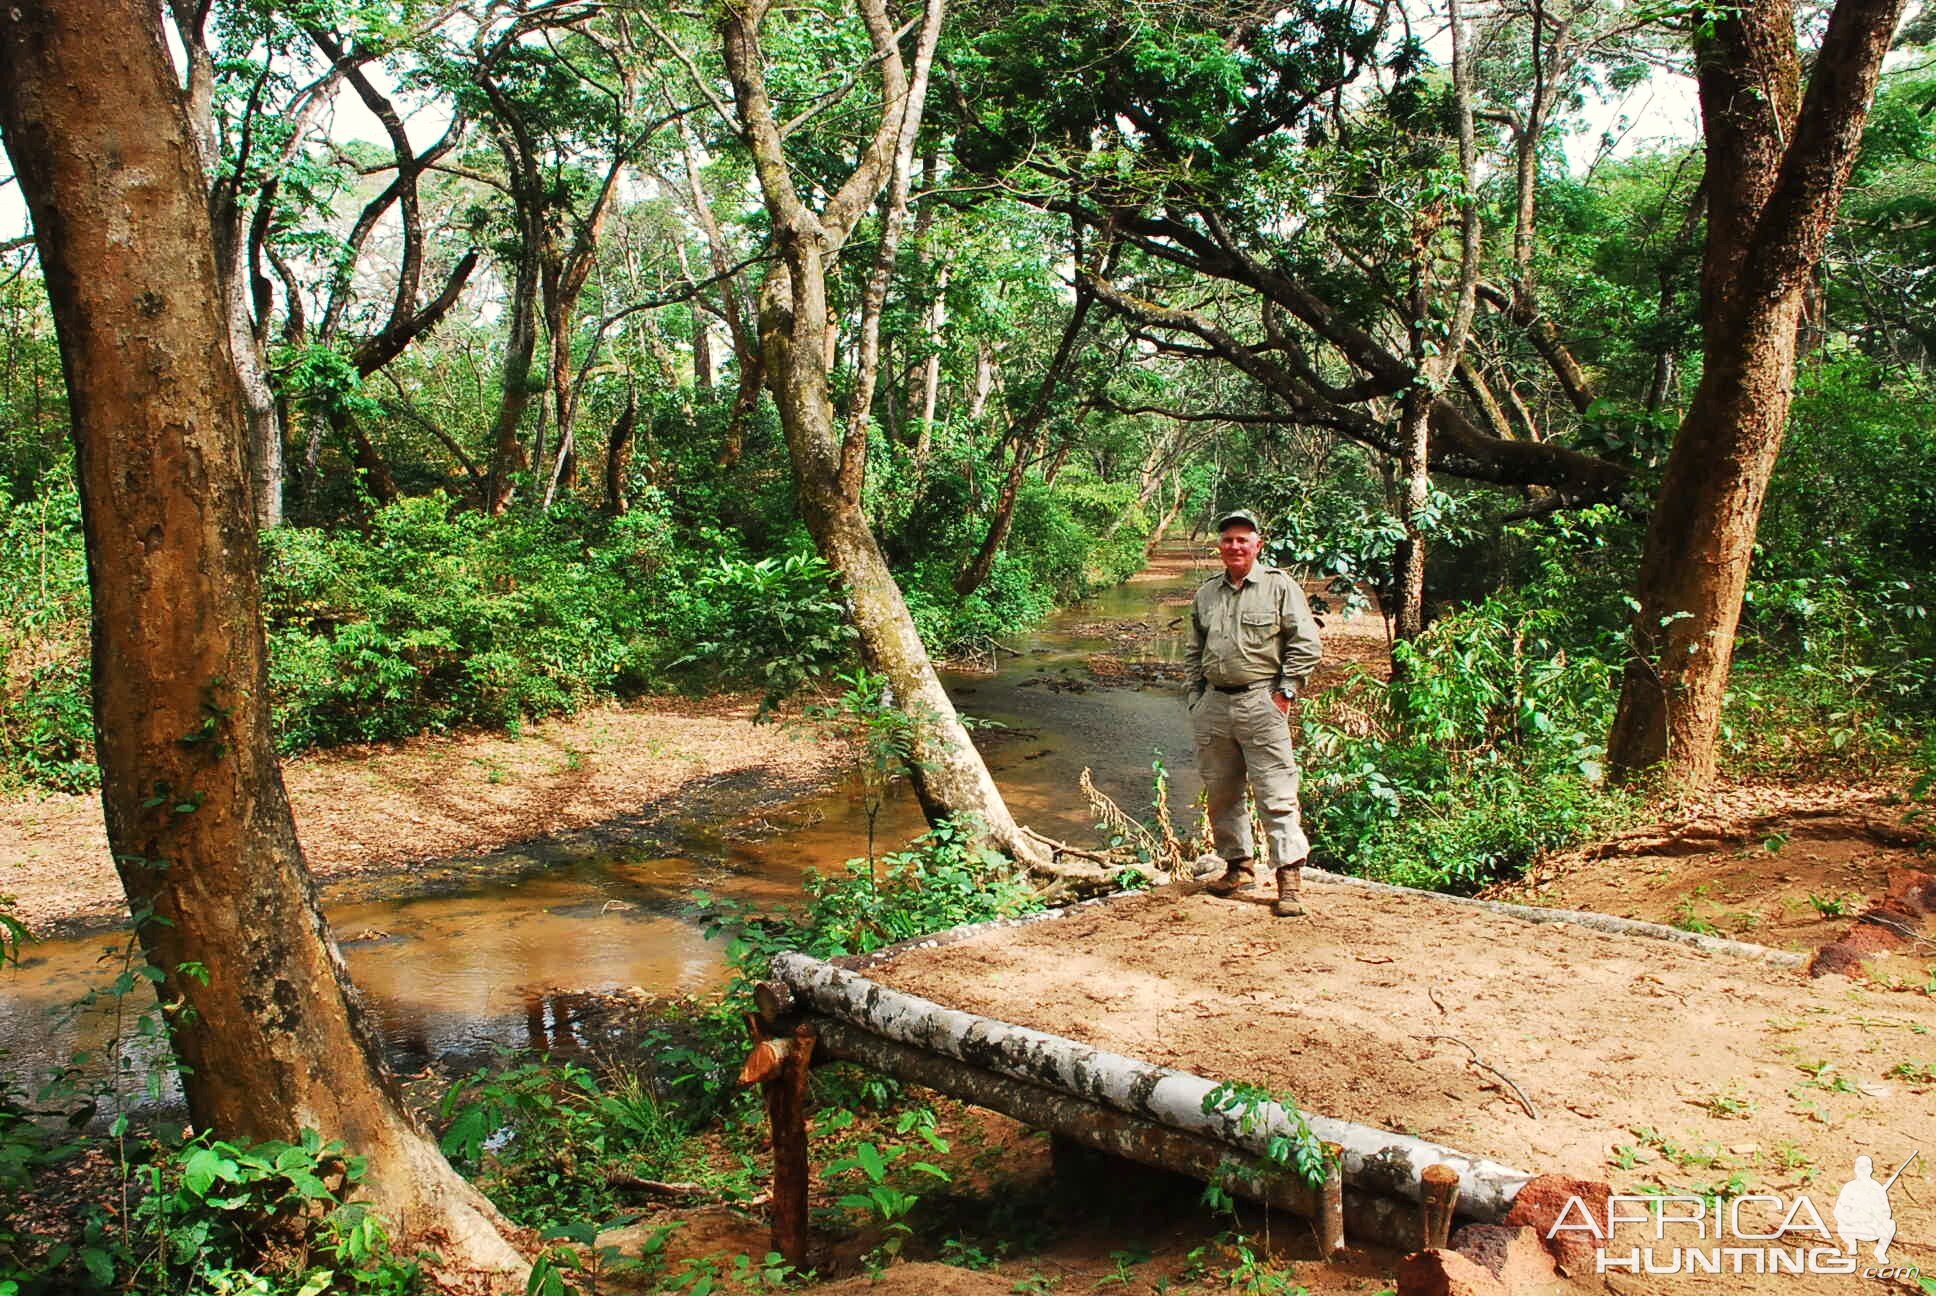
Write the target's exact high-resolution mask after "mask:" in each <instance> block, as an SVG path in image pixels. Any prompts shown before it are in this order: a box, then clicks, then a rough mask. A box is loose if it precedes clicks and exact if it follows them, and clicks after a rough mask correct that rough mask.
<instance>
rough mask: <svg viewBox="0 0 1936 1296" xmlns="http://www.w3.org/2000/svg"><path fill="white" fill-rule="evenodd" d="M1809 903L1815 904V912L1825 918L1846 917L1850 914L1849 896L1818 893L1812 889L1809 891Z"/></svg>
mask: <svg viewBox="0 0 1936 1296" xmlns="http://www.w3.org/2000/svg"><path fill="white" fill-rule="evenodd" d="M1808 903H1809V904H1811V905H1813V906H1814V907H1815V912H1816V913H1818V914H1820V915H1822V917H1824V918H1844V917H1847V916H1848V912H1849V898H1848V897H1847V896H1825V895H1817V894H1815V893H1814V892H1813V891H1811V892H1809V893H1808Z"/></svg>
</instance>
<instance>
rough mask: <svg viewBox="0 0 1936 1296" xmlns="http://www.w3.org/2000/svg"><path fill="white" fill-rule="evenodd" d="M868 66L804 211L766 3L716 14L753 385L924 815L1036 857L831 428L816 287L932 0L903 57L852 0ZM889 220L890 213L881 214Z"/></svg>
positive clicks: (907, 143)
mask: <svg viewBox="0 0 1936 1296" xmlns="http://www.w3.org/2000/svg"><path fill="white" fill-rule="evenodd" d="M856 2H857V5H858V8H859V10H860V15H861V18H862V21H863V22H864V23H865V25H866V28H867V33H868V37H869V40H870V42H871V44H872V47H873V61H874V63H875V64H876V65H877V66H878V68H879V80H880V98H879V106H878V116H877V117H876V119H875V126H874V130H873V132H872V134H871V137H870V138H868V139H867V140H865V141H864V142H863V144H862V147H861V150H860V158H859V161H858V163H857V164H856V165H855V166H854V168H853V170H852V171H851V172H849V173H848V174H847V176H846V177H845V178H844V179H842V180H840V181H839V182H837V183H830V184H828V185H827V186H826V187H827V189H828V190H829V191H830V195H829V196H828V197H827V199H826V200H825V202H824V203H823V204H822V205H821V206H820V208H819V209H818V210H815V209H814V208H812V207H810V206H808V204H807V202H806V199H805V198H804V197H803V196H802V193H801V187H800V186H799V185H798V184H797V183H796V181H795V178H794V169H793V162H792V160H791V159H790V158H789V157H788V156H787V149H786V134H785V131H784V128H783V124H782V121H781V118H780V116H779V112H778V110H777V109H776V108H775V106H774V103H773V99H772V97H771V95H770V93H769V92H768V89H767V79H766V70H765V67H764V64H763V62H762V53H761V49H760V28H761V24H762V23H763V22H764V21H765V19H766V16H767V13H768V10H769V8H770V4H769V3H768V0H751V2H750V3H747V4H744V5H741V6H737V7H731V8H728V9H727V11H726V15H725V17H724V18H723V19H722V20H721V23H720V32H721V37H722V40H723V44H724V51H725V60H726V71H727V75H728V77H729V78H730V79H731V81H732V85H733V93H734V98H735V101H736V105H737V110H738V119H739V122H740V124H741V127H742V129H743V131H744V135H745V139H746V141H747V145H748V147H749V149H750V150H751V151H752V155H753V165H754V171H755V173H756V174H757V176H758V178H759V183H760V191H761V193H762V194H763V195H764V197H765V200H766V208H767V213H768V215H769V216H770V218H771V219H772V222H773V241H774V244H775V247H776V250H777V252H778V254H779V255H778V258H777V259H776V261H775V262H774V264H773V265H772V266H771V267H770V268H769V269H768V270H767V275H766V282H765V284H764V286H763V287H762V289H761V292H760V302H759V332H760V346H761V351H762V354H763V355H764V358H765V363H766V382H767V388H768V390H769V391H770V392H771V393H772V395H773V400H774V404H775V405H776V406H777V407H778V409H779V414H780V423H781V426H782V428H783V429H784V431H785V433H786V441H787V447H788V450H789V451H790V453H791V456H792V459H793V471H794V477H795V480H796V482H797V484H798V488H799V497H800V508H801V513H802V514H803V516H804V517H805V519H806V523H807V529H808V530H809V531H811V532H812V534H813V538H814V542H815V544H816V545H817V547H818V548H819V550H820V554H821V556H822V557H823V558H825V559H826V560H827V563H828V565H829V566H831V567H832V568H833V569H834V570H835V571H836V572H838V573H839V574H840V576H841V579H842V581H843V582H844V583H845V585H846V587H847V591H848V597H849V598H850V600H851V602H852V607H853V618H854V625H855V628H856V629H857V630H858V632H859V634H860V644H861V651H862V654H863V655H864V656H865V657H866V659H867V660H868V662H869V663H870V664H871V665H872V666H874V667H875V668H876V669H878V670H880V671H881V672H882V673H883V674H885V675H886V676H887V678H888V680H889V681H890V683H891V684H892V686H893V688H894V692H895V695H896V697H897V698H898V700H899V701H900V704H901V705H902V706H903V707H904V708H905V709H906V711H907V712H908V714H909V715H911V716H912V717H914V719H915V725H914V728H913V741H912V753H911V754H912V761H911V762H910V763H911V765H912V776H911V777H912V781H913V784H914V789H915V793H916V795H917V796H918V797H919V798H920V801H921V805H922V808H923V810H924V811H925V812H926V813H927V815H928V817H929V818H930V819H931V820H936V819H964V818H966V817H968V816H973V817H975V818H976V819H978V820H979V821H980V822H981V824H982V825H983V829H984V831H985V832H986V834H987V836H988V838H989V840H990V841H991V842H992V843H993V844H995V845H997V846H999V847H1000V848H1001V849H1003V850H1006V851H1008V852H1009V853H1011V854H1013V855H1015V856H1017V857H1018V858H1023V859H1028V860H1031V861H1036V862H1046V859H1047V852H1046V851H1045V849H1044V848H1043V846H1042V844H1041V843H1040V841H1039V840H1038V839H1036V838H1034V837H1032V836H1031V835H1030V834H1028V833H1027V831H1026V830H1025V829H1023V828H1021V827H1020V826H1019V825H1018V824H1016V822H1015V820H1014V818H1013V816H1011V815H1010V814H1009V811H1008V806H1007V804H1006V803H1005V802H1003V800H1002V796H1001V792H1000V791H999V790H998V789H997V788H996V786H995V781H994V779H993V778H992V777H990V775H989V773H988V768H987V766H986V765H985V764H983V762H982V759H981V755H980V753H978V752H977V751H976V750H975V746H974V744H973V743H972V742H971V741H970V740H969V738H968V733H967V731H966V729H964V728H963V726H962V724H961V720H960V717H959V716H958V715H957V714H956V712H955V709H954V704H953V703H952V702H950V701H949V699H948V695H947V692H946V691H945V690H944V689H943V688H942V687H941V681H940V679H939V678H938V677H937V676H936V675H935V672H934V665H933V663H932V662H931V661H930V660H929V658H928V653H927V649H926V648H925V647H924V646H923V645H922V643H921V636H920V633H919V632H918V631H917V630H916V629H915V626H914V618H913V617H912V616H911V615H910V614H909V612H908V608H907V602H906V600H905V599H903V598H902V596H901V589H900V586H899V585H898V584H897V583H896V582H895V580H894V575H893V573H892V572H891V571H889V570H888V566H887V559H886V556H885V555H884V554H883V553H882V552H881V547H880V544H879V542H878V540H877V539H876V538H875V536H874V532H873V529H872V528H871V527H870V526H869V525H868V521H867V515H866V513H865V511H864V510H863V508H862V503H861V494H860V492H861V484H862V480H863V473H864V469H865V433H864V428H863V429H860V430H858V431H857V430H856V429H855V428H854V427H853V426H852V425H850V426H849V427H848V428H847V429H845V432H846V435H843V430H842V429H841V428H840V427H839V426H838V424H837V422H836V419H835V415H834V407H833V400H832V394H831V387H830V371H831V367H832V356H831V355H830V348H829V346H828V338H829V328H828V325H829V313H828V303H827V279H828V275H829V271H830V269H831V267H832V266H833V264H834V261H835V258H837V257H838V256H839V254H840V249H841V247H842V246H843V245H844V244H845V243H846V241H847V239H848V236H849V235H851V234H852V233H853V230H854V227H855V225H856V224H858V223H859V221H860V219H861V216H862V215H863V214H864V213H865V212H866V211H867V209H868V208H869V207H870V206H871V205H873V204H874V202H875V201H876V200H877V199H878V197H879V196H880V194H881V193H882V191H883V190H884V189H885V188H887V187H888V186H889V184H890V183H891V182H892V178H893V175H894V173H895V171H896V170H897V169H899V168H905V167H907V166H909V165H911V162H912V157H913V136H914V133H915V130H916V129H917V128H918V126H919V121H920V115H921V109H922V102H923V99H924V97H925V95H926V93H927V84H928V75H929V68H930V66H931V64H932V61H933V58H934V50H935V45H936V42H937V41H938V40H939V38H940V30H941V21H942V12H943V0H927V3H926V4H925V6H924V7H923V10H922V17H921V23H920V29H919V32H918V33H917V34H916V36H915V44H914V52H913V57H912V59H911V60H910V59H909V58H907V57H906V56H904V55H903V53H902V49H901V38H900V36H899V34H898V33H897V32H896V31H895V28H894V24H893V23H892V21H891V20H890V19H889V18H888V15H887V11H886V7H885V5H884V4H883V3H882V0H856ZM891 218H892V215H891V213H890V219H891Z"/></svg>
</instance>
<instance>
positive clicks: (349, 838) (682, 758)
mask: <svg viewBox="0 0 1936 1296" xmlns="http://www.w3.org/2000/svg"><path fill="white" fill-rule="evenodd" d="M753 712H754V700H753V699H752V698H750V697H720V698H708V699H703V700H696V701H695V700H687V699H654V700H652V701H650V702H648V703H645V704H642V705H638V706H633V707H626V708H618V707H605V708H599V709H596V710H591V711H586V712H583V713H581V714H580V715H578V716H575V717H573V718H571V719H568V720H552V721H548V722H546V723H543V724H538V725H532V726H530V727H529V728H527V729H526V730H525V731H524V733H523V734H522V736H519V737H512V736H509V735H506V734H463V735H456V736H445V737H425V738H413V739H410V740H408V741H405V742H401V743H394V744H384V745H378V746H357V747H342V748H337V749H334V750H331V751H327V752H317V753H312V754H309V755H306V756H303V757H301V758H299V759H296V760H293V761H290V762H287V763H286V764H285V766H284V770H283V777H284V779H285V781H286V782H287V784H288V787H289V798H290V801H291V803H292V804H293V805H294V808H295V812H296V825H297V828H298V830H299V831H300V833H301V835H302V841H303V846H304V849H305V851H306V852H307V854H308V857H309V865H310V868H311V869H312V870H313V871H314V872H315V874H316V875H317V877H318V878H320V879H322V880H323V881H324V882H325V883H326V884H330V885H331V887H332V890H334V891H340V890H342V889H343V887H344V885H345V884H346V883H348V882H350V881H351V880H354V879H362V880H364V881H371V880H381V879H386V878H394V877H395V876H397V875H400V874H405V873H410V874H413V875H415V876H413V882H417V881H421V880H423V879H422V877H421V874H422V871H423V868H424V866H426V865H428V864H431V863H432V862H433V861H448V863H447V864H445V865H440V867H448V868H452V869H457V868H466V864H467V863H468V864H469V865H471V866H474V863H475V857H476V856H478V855H482V854H487V853H491V852H498V851H503V850H506V849H508V848H512V847H516V848H518V849H520V850H521V851H524V852H527V853H531V854H538V855H545V856H557V855H561V854H562V855H569V854H571V853H573V852H582V851H585V850H589V849H596V848H597V847H599V846H600V845H610V844H615V843H618V842H621V841H635V840H640V839H646V838H650V837H651V836H652V835H653V834H654V832H655V830H657V829H661V828H662V827H663V825H664V824H666V823H667V822H668V820H669V819H670V817H671V816H672V814H673V813H674V812H675V810H676V812H677V814H678V815H679V817H680V818H682V819H685V820H692V819H694V818H697V819H701V820H703V819H707V818H711V817H720V818H723V819H726V820H728V821H731V820H733V819H737V818H739V817H741V816H743V815H745V814H746V813H747V812H749V811H751V810H754V809H757V808H759V807H762V806H768V805H772V804H775V803H777V802H781V801H786V800H790V799H792V798H794V797H797V796H800V795H802V794H803V793H805V792H808V791H810V790H812V789H813V788H815V787H818V786H822V785H824V784H826V783H828V782H830V781H832V780H833V779H835V778H837V777H838V776H839V775H840V773H841V772H842V771H843V770H844V769H845V768H846V767H847V765H848V764H849V760H848V756H847V753H846V751H845V749H844V748H843V747H841V746H840V745H839V744H837V743H830V742H825V741H822V740H820V739H819V738H818V737H817V735H815V734H814V733H813V732H812V731H811V730H809V729H808V728H806V727H803V726H799V725H792V724H784V723H780V724H754V723H753V721H752V716H753ZM466 871H468V869H467V870H466ZM0 895H11V896H13V897H14V900H15V904H14V909H15V912H16V913H17V914H18V915H19V916H20V918H21V919H22V920H23V921H24V922H26V923H27V924H28V926H29V927H30V928H31V929H32V930H33V931H34V932H35V934H36V935H41V936H47V935H53V934H57V933H60V932H64V931H73V930H78V929H81V928H85V927H89V926H96V925H103V924H107V923H113V922H118V921H120V920H122V919H123V918H124V917H125V916H126V908H125V904H124V901H123V898H122V893H121V887H120V883H119V881H118V880H117V879H116V877H115V874H114V868H113V864H112V862H111V860H110V858H109V855H108V848H107V836H106V830H105V828H104V827H103V824H102V818H101V801H100V797H99V796H98V795H88V796H56V797H49V798H46V799H40V800H24V801H13V802H8V803H6V804H3V805H0Z"/></svg>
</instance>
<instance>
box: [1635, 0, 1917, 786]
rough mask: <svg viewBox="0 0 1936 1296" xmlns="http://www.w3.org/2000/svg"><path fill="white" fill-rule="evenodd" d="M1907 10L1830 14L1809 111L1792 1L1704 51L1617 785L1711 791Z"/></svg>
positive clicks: (1748, 16) (1752, 8)
mask: <svg viewBox="0 0 1936 1296" xmlns="http://www.w3.org/2000/svg"><path fill="white" fill-rule="evenodd" d="M1901 9H1902V6H1901V0H1841V3H1839V4H1837V5H1836V7H1835V10H1834V12H1833V13H1832V14H1831V15H1830V17H1829V23H1828V29H1827V31H1826V33H1825V34H1824V36H1823V39H1822V47H1821V52H1820V54H1819V56H1818V57H1817V59H1816V63H1815V69H1814V74H1813V76H1812V77H1811V79H1810V83H1809V86H1808V92H1807V97H1806V99H1805V100H1803V101H1802V102H1801V104H1800V111H1799V113H1798V112H1797V107H1796V105H1797V100H1798V99H1801V96H1800V93H1799V84H1800V78H1801V60H1800V57H1799V56H1798V54H1797V52H1796V48H1795V35H1794V10H1793V7H1792V5H1791V4H1790V3H1789V0H1754V3H1751V4H1750V5H1748V6H1747V7H1746V8H1743V9H1740V10H1738V11H1732V12H1731V13H1730V15H1729V16H1728V17H1727V18H1725V19H1724V20H1723V21H1721V22H1720V23H1718V24H1717V25H1716V26H1715V28H1714V35H1713V36H1712V37H1711V38H1710V39H1708V40H1706V41H1704V42H1703V43H1702V45H1701V47H1700V48H1699V49H1698V50H1697V54H1698V68H1699V79H1700V91H1701V109H1702V118H1703V124H1704V130H1705V134H1706V137H1707V165H1708V173H1707V181H1706V184H1707V199H1708V235H1707V248H1706V257H1705V261H1704V263H1703V266H1702V272H1701V317H1702V326H1703V331H1704V334H1705V337H1704V354H1705V363H1704V368H1703V371H1702V374H1701V381H1700V384H1699V385H1698V386H1697V387H1696V388H1695V392H1694V399H1693V401H1692V402H1691V403H1690V404H1689V407H1688V412H1687V417H1686V418H1685V419H1684V420H1683V421H1682V423H1681V428H1680V432H1679V434H1678V435H1677V436H1676V437H1675V440H1674V449H1673V453H1672V454H1671V455H1670V456H1669V458H1668V461H1667V470H1666V474H1665V476H1664V477H1663V478H1662V481H1661V490H1660V498H1659V499H1658V500H1657V501H1656V502H1655V505H1654V511H1653V516H1652V519H1651V520H1650V522H1649V524H1648V529H1647V547H1646V551H1645V553H1644V555H1643V557H1642V560H1641V569H1640V582H1639V587H1638V590H1637V594H1638V602H1639V610H1638V611H1637V612H1636V613H1635V615H1634V623H1633V637H1634V651H1633V655H1632V656H1631V657H1630V658H1629V659H1628V662H1627V666H1626V670H1625V672H1624V675H1623V678H1622V681H1621V690H1620V707H1619V711H1618V712H1617V714H1616V715H1615V717H1614V722H1613V731H1612V734H1611V735H1610V736H1609V739H1608V744H1607V746H1608V757H1609V762H1610V764H1611V765H1612V767H1613V770H1614V772H1615V773H1616V774H1617V775H1619V776H1621V777H1631V776H1633V775H1635V774H1637V773H1639V772H1641V771H1643V770H1647V769H1649V768H1653V767H1659V768H1660V770H1661V772H1662V773H1663V774H1664V775H1665V776H1666V778H1667V780H1668V781H1669V782H1670V783H1671V784H1673V785H1674V786H1676V787H1678V788H1680V789H1684V790H1693V789H1698V788H1700V787H1703V786H1705V785H1706V784H1707V783H1708V782H1710V781H1711V780H1712V779H1713V776H1714V770H1715V750H1714V748H1715V740H1716V738H1717V736H1718V734H1719V732H1720V723H1721V704H1722V700H1723V697H1724V695H1725V693H1726V690H1727V681H1728V671H1729V667H1730V665H1731V663H1732V661H1733V657H1734V634H1735V628H1736V625H1737V623H1738V621H1739V619H1740V615H1741V597H1742V592H1743V591H1744V589H1745V588H1746V586H1747V579H1748V564H1749V560H1750V558H1751V557H1752V555H1753V551H1754V538H1755V528H1756V526H1757V524H1758V522H1759V520H1760V515H1761V505H1762V501H1763V498H1764V496H1765V494H1766V492H1767V487H1768V479H1769V476H1770V475H1771V474H1772V472H1773V471H1774V464H1775V457H1776V455H1777V454H1778V453H1779V451H1780V449H1781V439H1782V433H1783V431H1784V429H1785V426H1786V423H1787V418H1788V403H1789V397H1790V395H1791V391H1792V387H1793V380H1794V362H1795V330H1796V326H1797V323H1798V322H1799V319H1800V313H1801V307H1802V297H1803V293H1804V292H1805V290H1806V288H1807V284H1808V279H1809V276H1810V275H1811V274H1812V273H1813V272H1814V269H1815V266H1816V264H1817V262H1818V261H1819V260H1820V258H1821V253H1822V248H1823V245H1824V244H1825V243H1826V241H1827V238H1828V231H1829V227H1830V225H1831V224H1832V222H1833V220H1834V215H1835V209H1836V206H1837V204H1838V203H1839V202H1840V200H1841V195H1842V190H1843V187H1844V186H1845V185H1846V183H1847V181H1848V175H1849V170H1850V168H1851V166H1852V165H1853V164H1854V160H1855V155H1856V150H1857V147H1858V145H1859V144H1860V142H1861V139H1862V126H1863V122H1864V120H1865V119H1866V118H1867V115H1868V108H1869V103H1870V100H1871V98H1872V97H1873V95H1874V93H1875V83H1876V79H1877V77H1878V76H1879V75H1880V72H1881V66H1882V58H1883V55H1884V54H1885V53H1886V52H1887V49H1888V43H1889V36H1890V33H1891V32H1893V31H1894V30H1895V25H1896V20H1897V18H1898V17H1899V16H1900V14H1901Z"/></svg>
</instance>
